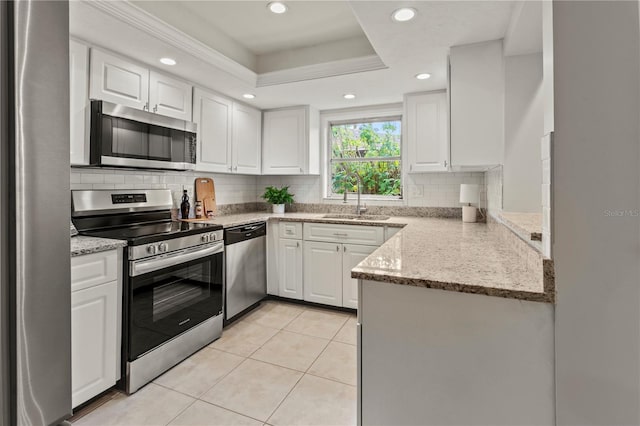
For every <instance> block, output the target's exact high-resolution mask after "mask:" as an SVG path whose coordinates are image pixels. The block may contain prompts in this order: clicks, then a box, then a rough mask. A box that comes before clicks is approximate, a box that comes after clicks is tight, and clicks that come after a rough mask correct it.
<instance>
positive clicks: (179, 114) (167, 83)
mask: <svg viewBox="0 0 640 426" xmlns="http://www.w3.org/2000/svg"><path fill="white" fill-rule="evenodd" d="M192 94H193V87H192V86H191V85H190V84H187V83H185V82H184V81H180V80H176V79H175V78H172V77H168V76H166V75H163V74H159V73H157V72H154V71H151V72H150V73H149V109H150V110H151V112H155V113H156V114H162V115H166V116H169V117H173V118H178V119H180V120H186V121H191V120H192V116H191V109H192V106H193V98H192Z"/></svg>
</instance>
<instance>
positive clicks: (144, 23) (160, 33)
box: [83, 0, 257, 86]
mask: <svg viewBox="0 0 640 426" xmlns="http://www.w3.org/2000/svg"><path fill="white" fill-rule="evenodd" d="M83 2H84V3H85V4H88V5H90V6H92V7H94V8H96V9H98V10H100V11H102V12H105V13H108V14H109V15H111V16H113V17H115V18H116V19H118V20H120V21H122V22H125V23H127V24H129V25H131V26H133V27H135V28H137V29H139V30H141V31H144V32H145V33H147V34H149V35H151V36H153V37H155V38H157V39H159V40H161V41H163V42H165V43H167V44H169V45H171V46H173V47H175V48H178V49H180V50H182V51H184V52H187V53H189V54H191V55H192V56H195V57H197V58H199V59H202V60H203V61H205V62H207V63H209V64H211V65H213V66H215V67H217V68H219V69H221V70H223V71H225V72H227V73H229V74H231V75H233V76H235V77H237V78H239V79H240V80H242V81H243V82H245V83H247V84H250V85H251V86H255V85H256V80H257V74H256V73H255V72H253V71H251V70H250V69H249V68H246V67H245V66H243V65H240V64H239V63H237V62H235V61H234V60H232V59H230V58H228V57H227V56H225V55H223V54H222V53H220V52H218V51H217V50H215V49H212V48H211V47H209V46H207V45H206V44H204V43H202V42H201V41H199V40H197V39H195V38H193V37H191V36H189V35H187V34H185V33H183V32H182V31H180V30H178V29H177V28H175V27H173V26H171V25H169V24H167V23H166V22H164V21H162V20H161V19H159V18H157V17H155V16H153V15H151V14H150V13H148V12H147V11H145V10H142V9H141V8H139V7H137V6H135V5H133V4H131V3H129V2H128V1H126V0H125V1H111V0H83Z"/></svg>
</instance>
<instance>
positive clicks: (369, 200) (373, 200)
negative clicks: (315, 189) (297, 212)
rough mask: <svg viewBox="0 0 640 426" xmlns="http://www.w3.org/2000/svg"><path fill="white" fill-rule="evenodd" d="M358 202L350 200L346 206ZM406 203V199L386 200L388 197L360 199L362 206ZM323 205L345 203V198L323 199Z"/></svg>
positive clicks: (354, 199) (355, 199) (353, 199)
mask: <svg viewBox="0 0 640 426" xmlns="http://www.w3.org/2000/svg"><path fill="white" fill-rule="evenodd" d="M357 201H358V200H357V198H348V199H347V202H346V204H354V203H356V202H357ZM406 201H407V200H405V199H404V198H386V197H366V198H365V197H362V198H360V202H361V203H362V204H365V203H370V204H377V203H383V204H397V205H405V204H406ZM322 202H323V203H327V204H336V203H343V202H344V198H342V197H324V198H323V199H322Z"/></svg>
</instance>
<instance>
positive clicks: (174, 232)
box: [80, 221, 222, 246]
mask: <svg viewBox="0 0 640 426" xmlns="http://www.w3.org/2000/svg"><path fill="white" fill-rule="evenodd" d="M220 229H222V225H217V224H211V223H194V222H179V221H165V222H156V223H146V224H143V225H130V226H122V227H117V228H107V229H94V230H90V231H81V232H80V234H82V235H89V236H93V237H102V238H112V239H115V240H126V241H127V242H128V243H129V245H130V246H137V245H142V244H148V243H155V242H158V241H166V240H170V239H173V238H180V237H185V236H187V235H195V234H201V233H204V232H212V231H218V230H220Z"/></svg>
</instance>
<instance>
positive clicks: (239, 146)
mask: <svg viewBox="0 0 640 426" xmlns="http://www.w3.org/2000/svg"><path fill="white" fill-rule="evenodd" d="M232 140H233V143H232V147H233V148H232V151H233V155H232V159H233V171H234V172H236V173H243V174H246V175H259V174H260V172H261V170H262V167H261V159H262V149H261V148H262V112H261V111H260V110H257V109H255V108H251V107H249V106H246V105H242V104H238V103H235V102H234V104H233V138H232Z"/></svg>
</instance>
